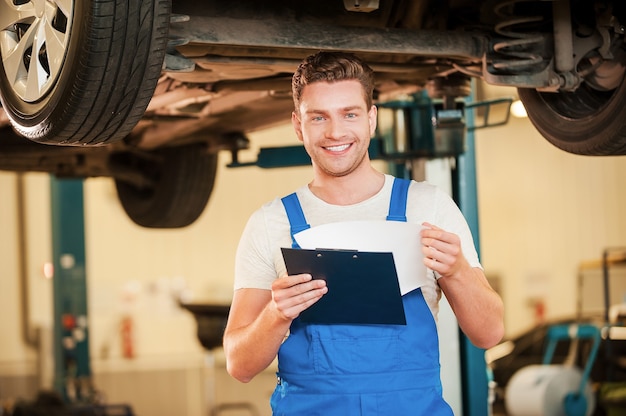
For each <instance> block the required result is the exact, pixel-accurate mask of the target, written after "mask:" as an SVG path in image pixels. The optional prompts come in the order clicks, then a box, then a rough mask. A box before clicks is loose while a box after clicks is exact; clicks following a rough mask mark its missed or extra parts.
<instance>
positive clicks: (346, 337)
mask: <svg viewBox="0 0 626 416" xmlns="http://www.w3.org/2000/svg"><path fill="white" fill-rule="evenodd" d="M409 183H410V181H408V180H403V179H395V180H394V186H393V191H392V194H391V202H390V205H389V216H388V217H387V220H388V221H406V215H405V214H406V199H407V192H408V186H409ZM283 204H284V206H285V209H286V211H287V216H288V218H289V222H290V225H291V229H292V231H291V232H292V236H293V234H294V233H295V232H299V231H302V230H303V229H306V228H309V226H308V224H307V223H306V220H305V218H304V214H303V213H302V209H301V207H300V203H299V202H298V198H297V197H296V195H295V193H294V194H291V195H289V196H287V197H285V198H283ZM294 247H296V248H297V243H295V240H294ZM402 300H403V303H404V310H405V314H406V321H407V324H406V326H405V325H318V324H304V323H302V322H301V321H300V319H295V320H294V321H293V322H292V324H291V328H290V335H289V337H288V338H287V339H286V340H285V342H284V343H283V344H282V346H281V347H280V350H279V351H278V374H277V375H278V384H277V386H276V389H275V390H274V393H273V395H272V398H271V400H270V403H271V406H272V411H273V415H275V416H285V415H289V416H294V415H298V416H300V415H302V416H313V415H324V416H335V415H336V416H352V415H355V416H356V415H359V416H361V415H372V416H381V415H394V416H405V415H423V416H444V415H445V416H450V415H452V414H453V413H452V409H451V408H450V406H449V405H448V404H447V403H446V402H445V401H444V400H443V397H442V391H441V380H440V374H439V373H440V371H439V345H438V337H437V327H436V323H435V320H434V318H433V315H432V313H431V311H430V309H429V308H428V305H427V304H426V301H425V300H424V297H423V296H422V291H421V289H419V288H418V289H415V290H413V291H411V292H409V293H407V294H406V295H404V296H403V297H402Z"/></svg>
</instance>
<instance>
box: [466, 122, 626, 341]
mask: <svg viewBox="0 0 626 416" xmlns="http://www.w3.org/2000/svg"><path fill="white" fill-rule="evenodd" d="M476 158H477V166H478V167H477V175H478V186H479V192H478V194H479V195H478V197H479V198H478V199H479V216H480V230H481V253H482V261H483V265H484V266H485V268H486V271H487V273H488V274H489V275H491V276H495V277H498V278H499V279H500V282H501V286H502V293H503V296H504V300H505V307H506V321H505V323H506V329H507V333H508V334H509V335H511V334H515V333H517V332H519V331H521V330H523V329H527V328H528V327H530V326H531V325H533V323H534V308H535V304H536V301H537V300H540V301H543V302H545V303H544V306H545V311H546V312H545V313H546V316H547V317H548V318H549V317H563V316H568V315H570V316H571V315H573V314H574V313H575V311H576V298H577V296H578V295H579V293H578V290H577V284H576V282H577V277H578V267H579V265H580V263H581V262H583V261H587V260H595V259H600V257H601V255H602V251H603V250H604V249H605V248H606V247H615V246H622V247H626V209H625V208H626V157H602V158H600V157H583V156H577V155H572V154H569V153H565V152H562V151H560V150H558V149H557V148H555V147H553V146H552V145H550V144H549V143H548V142H547V141H546V140H544V139H543V138H542V137H541V136H539V134H538V133H537V132H536V131H535V130H534V129H532V127H531V124H530V122H529V121H528V119H518V118H514V117H512V118H511V120H510V122H509V124H508V125H506V126H504V127H497V128H489V129H484V130H479V132H478V138H477V144H476ZM625 295H626V293H625V294H623V296H625Z"/></svg>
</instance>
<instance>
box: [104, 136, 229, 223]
mask: <svg viewBox="0 0 626 416" xmlns="http://www.w3.org/2000/svg"><path fill="white" fill-rule="evenodd" d="M126 156H128V155H126ZM151 156H153V157H151V158H141V159H137V158H135V157H134V156H131V159H130V160H128V159H127V160H126V161H125V164H126V165H127V166H131V165H133V169H139V170H141V171H142V174H143V175H147V176H148V177H149V178H150V182H151V184H152V185H151V186H147V187H143V188H139V187H137V186H136V185H133V184H130V183H128V182H125V181H122V180H119V179H116V180H115V183H116V187H117V195H118V198H119V200H120V202H121V204H122V207H123V208H124V210H125V211H126V214H127V215H128V216H129V217H130V219H131V220H132V221H133V222H135V223H136V224H138V225H140V226H142V227H148V228H182V227H186V226H188V225H190V224H192V223H193V222H194V221H196V219H198V217H200V214H202V212H203V211H204V209H205V207H206V204H207V202H208V201H209V197H210V196H211V192H212V191H213V184H214V183H215V176H216V172H217V159H218V157H217V154H215V153H208V152H207V151H206V147H205V146H204V145H201V144H200V145H186V146H180V147H173V148H165V149H160V150H157V151H154V154H153V155H151Z"/></svg>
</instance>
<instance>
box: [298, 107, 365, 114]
mask: <svg viewBox="0 0 626 416" xmlns="http://www.w3.org/2000/svg"><path fill="white" fill-rule="evenodd" d="M355 110H363V107H361V106H359V105H350V106H347V107H343V108H340V109H339V111H341V112H344V113H345V112H349V111H355ZM329 112H331V111H327V110H317V109H311V110H307V111H306V112H305V114H327V113H329Z"/></svg>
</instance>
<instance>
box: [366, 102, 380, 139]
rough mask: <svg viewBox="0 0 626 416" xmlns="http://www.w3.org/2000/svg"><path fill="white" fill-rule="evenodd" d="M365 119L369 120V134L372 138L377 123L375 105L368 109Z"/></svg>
mask: <svg viewBox="0 0 626 416" xmlns="http://www.w3.org/2000/svg"><path fill="white" fill-rule="evenodd" d="M367 117H368V118H369V123H370V134H371V135H372V136H373V135H374V132H375V131H376V126H377V123H378V108H376V106H375V105H372V107H370V111H368V112H367Z"/></svg>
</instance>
